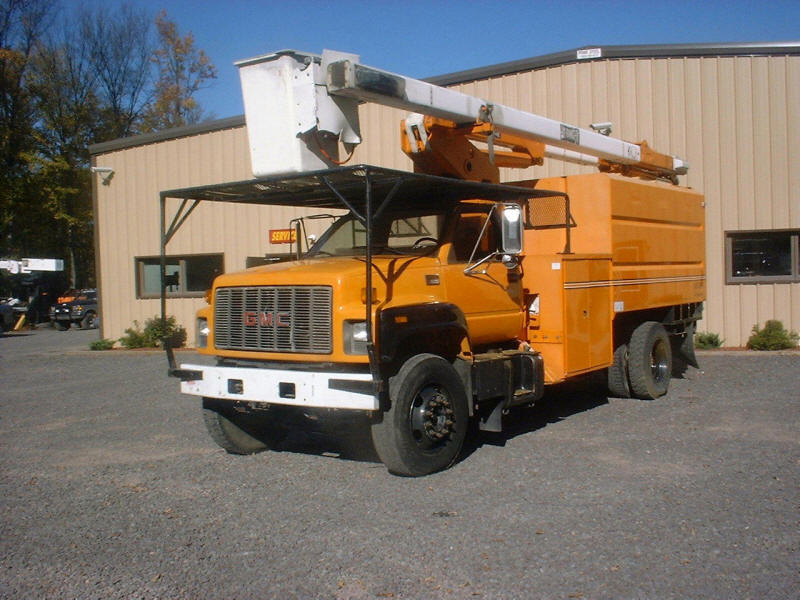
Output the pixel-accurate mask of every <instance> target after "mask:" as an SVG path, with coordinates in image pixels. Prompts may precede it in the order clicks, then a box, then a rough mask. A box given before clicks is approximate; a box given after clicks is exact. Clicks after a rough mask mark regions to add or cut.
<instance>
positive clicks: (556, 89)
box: [96, 56, 800, 346]
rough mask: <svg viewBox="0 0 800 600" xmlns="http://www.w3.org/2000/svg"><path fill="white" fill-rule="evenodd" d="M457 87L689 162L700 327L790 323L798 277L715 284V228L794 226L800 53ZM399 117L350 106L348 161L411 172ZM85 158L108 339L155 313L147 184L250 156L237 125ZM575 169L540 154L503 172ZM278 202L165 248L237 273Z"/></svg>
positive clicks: (239, 171)
mask: <svg viewBox="0 0 800 600" xmlns="http://www.w3.org/2000/svg"><path fill="white" fill-rule="evenodd" d="M458 87H459V89H461V90H463V91H465V92H467V93H470V94H476V95H479V96H482V97H485V98H487V99H490V100H492V101H494V102H499V103H504V104H508V105H511V106H515V107H517V108H520V109H523V110H530V111H533V112H536V113H539V114H542V115H545V116H548V117H551V118H554V119H559V120H562V121H564V122H567V123H571V124H575V125H580V126H584V127H585V126H588V124H589V123H592V122H602V121H611V122H612V123H613V124H614V131H613V133H612V135H614V136H615V137H621V138H623V139H627V140H631V141H640V140H647V141H648V143H650V145H651V146H652V147H654V148H655V149H657V150H659V151H662V152H669V153H671V154H676V155H678V156H680V157H682V158H685V159H687V160H688V161H689V163H690V171H689V175H688V176H686V177H683V178H682V179H683V181H682V183H684V184H687V185H690V186H692V187H694V188H696V189H699V190H700V191H702V192H704V193H705V194H706V200H707V214H706V217H707V238H706V242H707V256H708V302H707V305H706V316H705V319H704V322H703V324H702V328H703V329H705V330H707V331H712V332H715V333H719V334H720V335H721V336H722V337H723V338H724V339H725V340H726V344H727V345H733V346H736V345H742V344H744V342H745V341H746V339H747V337H748V335H749V332H750V329H751V327H752V326H753V325H754V324H755V323H762V324H763V322H764V321H765V320H767V319H770V318H777V319H780V320H782V321H783V322H784V324H785V325H787V326H788V327H791V328H793V329H795V330H798V329H800V284H797V283H793V284H759V285H726V284H725V243H724V232H726V231H735V230H750V229H786V228H800V57H797V56H770V57H720V58H657V59H626V60H600V61H592V62H586V63H578V64H569V65H564V66H557V67H550V68H545V69H540V70H537V71H532V72H525V73H518V74H513V75H506V76H502V77H496V78H492V79H488V80H481V81H476V82H472V83H468V84H462V85H460V86H458ZM402 117H403V113H402V111H398V110H394V109H389V108H385V107H380V106H375V105H365V106H362V108H361V126H362V134H363V137H364V140H365V141H364V143H363V144H362V145H361V146H360V147H359V149H358V150H357V151H356V155H355V156H354V159H353V161H354V162H369V163H372V164H377V165H382V166H387V167H393V168H401V169H410V168H411V163H410V161H409V160H408V159H407V158H406V157H405V156H403V155H402V153H401V152H400V150H399V127H400V125H399V123H400V119H401V118H402ZM96 163H97V164H98V165H102V166H111V167H113V168H115V170H116V171H117V173H116V174H115V177H114V180H113V181H112V183H111V185H110V186H98V203H99V212H98V227H99V249H100V269H101V271H100V275H101V285H102V289H101V292H102V294H103V304H104V317H105V319H106V320H105V321H104V325H103V334H104V335H106V336H107V337H118V336H119V335H121V333H122V331H123V330H124V328H125V327H127V326H129V325H130V323H131V322H132V320H133V319H138V320H140V321H141V320H142V319H144V318H146V317H148V316H152V315H154V314H155V313H156V312H157V310H158V301H157V300H135V287H134V273H133V257H134V256H143V255H153V254H157V251H158V193H159V191H160V190H164V189H170V188H178V187H185V186H189V185H200V184H204V183H215V182H221V181H230V180H238V179H246V178H248V177H249V176H250V170H249V155H248V153H247V142H246V135H245V132H244V129H243V128H238V129H229V130H225V131H218V132H212V133H206V134H203V135H198V136H194V137H189V138H183V139H179V140H172V141H167V142H160V143H155V144H150V145H147V146H141V147H136V148H130V149H126V150H120V151H117V152H111V153H108V154H102V155H98V156H97V157H96ZM582 170H583V171H585V170H586V169H585V168H581V167H577V166H574V165H568V164H565V163H559V162H557V161H549V163H548V164H546V165H545V166H544V167H539V168H534V169H528V170H525V171H517V172H510V173H507V174H506V175H505V178H506V179H507V180H508V179H516V178H532V177H539V176H552V175H561V174H570V173H577V172H582ZM285 210H286V209H281V210H275V211H273V212H272V213H270V212H269V211H268V210H266V209H255V208H246V207H231V206H201V207H200V208H198V210H197V211H196V214H194V215H192V217H190V219H189V223H188V224H187V225H186V226H185V228H184V230H183V231H182V232H181V233H179V234H178V235H177V236H176V238H175V240H174V241H173V242H172V243H171V244H170V248H169V252H170V253H171V254H179V253H195V252H211V251H213V252H218V251H222V252H225V263H226V264H225V268H226V270H231V269H235V268H240V267H242V266H243V264H244V258H245V257H246V256H248V255H259V254H263V253H264V252H265V251H268V250H267V248H266V247H265V243H266V242H265V239H266V231H267V230H268V229H269V228H275V227H283V226H286V223H287V222H288V219H289V216H288V214H287V213H286V212H285ZM272 251H276V249H273V250H272ZM200 305H202V301H197V300H194V299H192V300H170V309H169V310H170V312H171V313H172V314H175V315H176V316H177V317H178V319H179V320H180V321H181V322H182V323H184V324H185V325H187V326H189V325H190V324H191V323H192V313H193V311H194V310H195V308H196V307H197V306H200ZM112 307H113V309H112Z"/></svg>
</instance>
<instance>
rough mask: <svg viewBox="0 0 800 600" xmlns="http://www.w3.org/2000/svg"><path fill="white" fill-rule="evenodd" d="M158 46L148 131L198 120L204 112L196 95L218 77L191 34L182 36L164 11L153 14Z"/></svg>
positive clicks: (155, 56) (145, 124)
mask: <svg viewBox="0 0 800 600" xmlns="http://www.w3.org/2000/svg"><path fill="white" fill-rule="evenodd" d="M156 31H157V34H158V47H157V48H156V50H155V52H154V53H153V62H154V63H155V65H156V69H157V72H158V75H157V79H156V83H155V99H154V101H153V103H152V105H151V107H150V111H149V112H148V114H147V116H146V117H145V121H144V128H145V129H150V130H158V129H167V128H170V127H182V126H184V125H191V124H193V123H198V122H199V121H201V120H202V118H203V111H202V109H201V108H200V105H199V104H198V103H197V101H196V99H195V94H196V93H197V92H198V91H199V90H201V89H203V88H204V87H206V86H208V85H209V84H210V81H211V80H212V79H216V77H217V69H216V68H215V67H214V65H213V64H212V63H211V61H210V60H209V58H208V56H207V55H206V53H205V52H203V51H202V50H200V49H198V48H197V47H196V46H195V41H194V35H193V34H192V33H191V32H189V33H187V34H186V35H185V36H183V37H181V36H180V34H179V33H178V27H177V25H176V24H175V22H174V21H170V20H169V19H167V14H166V12H165V11H161V12H160V13H159V14H158V16H157V17H156Z"/></svg>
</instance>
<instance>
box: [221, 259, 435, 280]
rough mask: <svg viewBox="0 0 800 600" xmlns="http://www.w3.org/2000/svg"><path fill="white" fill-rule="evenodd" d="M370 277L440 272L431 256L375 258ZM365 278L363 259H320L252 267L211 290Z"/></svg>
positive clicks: (231, 276)
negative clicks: (410, 272) (423, 270)
mask: <svg viewBox="0 0 800 600" xmlns="http://www.w3.org/2000/svg"><path fill="white" fill-rule="evenodd" d="M372 263H373V269H374V270H373V275H374V276H375V279H376V280H380V279H393V278H395V277H397V276H398V275H399V274H400V273H403V272H405V271H408V270H417V269H426V270H431V269H433V270H436V269H438V268H439V259H438V258H437V257H436V256H435V255H434V256H394V255H379V256H374V257H373V259H372ZM365 274H366V266H365V260H364V258H363V257H353V256H347V257H323V258H312V259H306V260H299V261H291V262H281V263H274V264H270V265H263V266H258V267H253V268H252V269H248V270H246V271H240V272H237V273H225V274H223V275H220V276H219V277H217V279H216V280H215V281H214V287H229V286H242V285H248V286H251V285H336V284H343V283H345V282H347V281H348V280H353V279H354V278H355V279H358V280H360V281H363V280H364V278H365Z"/></svg>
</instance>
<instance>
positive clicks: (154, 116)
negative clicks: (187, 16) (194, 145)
mask: <svg viewBox="0 0 800 600" xmlns="http://www.w3.org/2000/svg"><path fill="white" fill-rule="evenodd" d="M60 8H61V7H60V6H59V5H58V4H57V3H54V2H53V1H52V0H2V2H0V143H1V144H2V146H1V147H0V255H2V256H3V257H7V258H21V257H23V256H32V257H50V258H62V259H64V261H65V264H66V265H67V269H68V275H69V277H70V280H71V283H72V285H73V287H75V286H80V287H88V286H91V285H93V284H94V256H93V253H94V240H93V236H94V233H93V227H94V218H93V213H92V200H91V198H92V195H91V186H92V175H91V173H90V170H89V166H90V164H89V162H90V156H89V145H90V144H92V143H96V142H102V141H108V140H110V139H116V138H119V137H124V136H128V135H133V134H136V133H141V132H144V131H155V130H159V129H164V128H167V127H172V126H177V125H184V124H189V123H193V122H196V121H197V120H198V119H200V118H201V115H202V110H201V109H200V107H199V106H198V104H197V102H196V101H195V99H194V96H193V95H194V94H195V93H196V92H197V90H198V89H200V88H201V87H203V86H204V85H206V83H207V82H208V81H209V80H210V79H213V78H214V77H216V71H215V69H214V66H213V65H212V64H211V63H210V61H209V60H208V57H207V56H206V55H205V53H203V52H202V50H198V49H197V48H196V47H195V45H194V38H193V37H192V35H191V34H189V35H187V36H184V37H181V36H180V35H179V34H178V28H177V26H176V25H175V23H173V22H171V21H169V20H168V19H167V17H166V14H165V13H163V12H162V13H160V14H159V15H158V18H157V19H156V20H155V21H154V20H153V18H152V16H151V15H148V14H147V13H146V12H144V11H143V10H140V9H137V8H134V7H132V6H130V5H121V6H118V7H117V8H114V9H109V8H108V7H107V6H104V5H91V6H90V7H88V8H84V9H82V10H81V11H80V12H79V14H78V15H77V16H76V15H70V14H66V13H65V12H63V11H62V12H60V11H59V9H60ZM154 24H155V25H157V29H158V31H157V33H158V40H159V43H158V44H156V43H155V39H154V31H153V30H154V27H153V26H154ZM170 78H171V79H170ZM168 80H171V81H172V82H173V84H172V85H167V84H166V83H165V82H166V81H168Z"/></svg>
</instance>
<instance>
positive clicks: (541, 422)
mask: <svg viewBox="0 0 800 600" xmlns="http://www.w3.org/2000/svg"><path fill="white" fill-rule="evenodd" d="M604 404H608V392H607V391H606V378H605V376H604V375H599V374H597V373H593V374H589V375H586V376H583V377H579V378H576V379H574V380H571V381H568V382H565V383H561V384H557V385H552V386H548V387H547V389H546V390H545V393H544V396H543V397H542V398H541V399H540V400H539V401H537V402H536V404H535V405H533V406H525V407H518V408H515V409H512V410H511V411H510V412H509V413H508V414H506V415H504V416H503V431H502V432H500V433H494V432H489V431H475V432H474V435H472V436H470V437H469V438H468V439H467V442H466V443H465V445H464V450H463V451H462V453H461V457H460V459H459V460H460V461H461V460H465V459H466V458H467V457H469V456H470V455H471V454H472V453H473V452H475V451H476V450H478V449H479V448H480V447H481V446H483V445H490V446H505V444H506V442H508V441H509V440H511V439H513V438H515V437H517V436H520V435H525V434H528V433H533V432H535V431H538V430H540V429H544V428H545V427H547V426H548V425H552V424H554V423H558V422H560V421H563V420H564V419H567V418H568V417H570V416H572V415H576V414H578V413H582V412H585V411H588V410H592V409H594V408H597V407H598V406H602V405H604ZM476 429H477V428H476Z"/></svg>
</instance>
